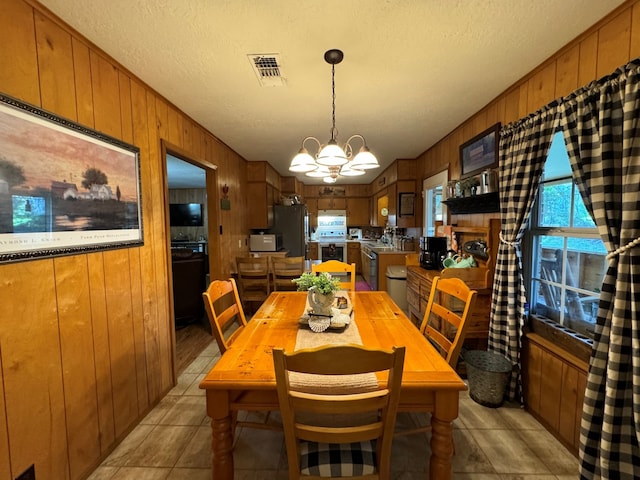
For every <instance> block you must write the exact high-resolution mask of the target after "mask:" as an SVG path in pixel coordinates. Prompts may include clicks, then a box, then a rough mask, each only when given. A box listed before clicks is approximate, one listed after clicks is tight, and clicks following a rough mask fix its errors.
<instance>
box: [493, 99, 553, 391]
mask: <svg viewBox="0 0 640 480" xmlns="http://www.w3.org/2000/svg"><path fill="white" fill-rule="evenodd" d="M557 127H558V120H557V105H556V104H551V105H549V106H548V107H546V108H545V109H543V110H541V111H539V112H537V113H536V114H534V115H531V116H530V117H527V118H525V119H522V120H520V121H518V122H516V123H513V124H510V125H507V126H506V127H504V128H503V129H502V130H501V132H500V167H499V170H500V212H501V219H502V221H501V228H500V246H499V247H498V253H497V260H496V269H495V274H494V279H493V297H492V300H491V322H490V326H489V350H491V351H494V352H496V353H499V354H501V355H504V356H505V357H507V358H508V359H509V360H511V362H512V363H513V365H520V346H521V338H522V327H523V325H524V304H525V302H526V297H525V289H524V279H523V277H522V254H523V252H522V249H521V240H522V237H523V236H524V234H525V232H526V230H527V227H528V219H529V216H530V213H531V207H532V205H533V202H534V200H535V196H536V192H537V190H538V185H539V183H540V176H541V175H542V169H543V167H544V163H545V161H546V159H547V155H548V153H549V147H550V146H551V141H552V139H553V134H554V133H555V131H556V129H557ZM520 392H521V389H520V376H519V375H518V374H514V375H512V376H511V384H510V385H509V387H508V392H507V394H508V396H509V398H510V399H512V400H515V399H518V400H520V398H519V395H520Z"/></svg>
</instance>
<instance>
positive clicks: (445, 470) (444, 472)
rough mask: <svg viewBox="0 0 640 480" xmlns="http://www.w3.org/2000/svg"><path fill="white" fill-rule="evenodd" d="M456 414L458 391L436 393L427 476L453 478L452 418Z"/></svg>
mask: <svg viewBox="0 0 640 480" xmlns="http://www.w3.org/2000/svg"><path fill="white" fill-rule="evenodd" d="M457 416H458V392H442V393H436V402H435V409H434V412H433V414H432V415H431V461H430V465H429V478H437V479H438V480H451V479H452V478H453V467H452V460H453V424H452V422H453V420H455V418H456V417H457Z"/></svg>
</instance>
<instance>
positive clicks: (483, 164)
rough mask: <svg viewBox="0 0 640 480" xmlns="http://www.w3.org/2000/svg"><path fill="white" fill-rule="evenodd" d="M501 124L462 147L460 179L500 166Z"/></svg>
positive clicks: (490, 128) (488, 129)
mask: <svg viewBox="0 0 640 480" xmlns="http://www.w3.org/2000/svg"><path fill="white" fill-rule="evenodd" d="M499 140H500V123H496V124H495V125H493V126H492V127H489V128H487V129H486V130H485V131H484V132H481V133H479V134H478V135H476V136H475V137H473V138H472V139H471V140H469V141H468V142H465V143H463V144H462V145H460V178H467V177H473V176H474V175H477V174H479V173H481V172H482V171H483V170H486V169H490V168H495V167H497V166H498V144H499Z"/></svg>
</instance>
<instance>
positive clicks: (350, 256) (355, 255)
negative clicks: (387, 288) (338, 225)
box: [347, 242, 362, 273]
mask: <svg viewBox="0 0 640 480" xmlns="http://www.w3.org/2000/svg"><path fill="white" fill-rule="evenodd" d="M347 263H349V264H351V263H355V264H356V273H362V258H361V257H360V242H347Z"/></svg>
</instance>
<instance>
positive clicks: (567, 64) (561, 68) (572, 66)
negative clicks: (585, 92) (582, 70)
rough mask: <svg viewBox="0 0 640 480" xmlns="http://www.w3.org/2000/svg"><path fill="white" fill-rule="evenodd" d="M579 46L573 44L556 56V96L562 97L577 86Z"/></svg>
mask: <svg viewBox="0 0 640 480" xmlns="http://www.w3.org/2000/svg"><path fill="white" fill-rule="evenodd" d="M579 64H580V46H579V45H574V46H573V48H571V49H569V50H567V52H565V53H563V54H562V55H560V56H559V57H558V61H557V64H556V92H555V96H556V97H564V96H565V95H568V94H570V93H571V92H573V91H574V90H575V89H576V88H578V66H579Z"/></svg>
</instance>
